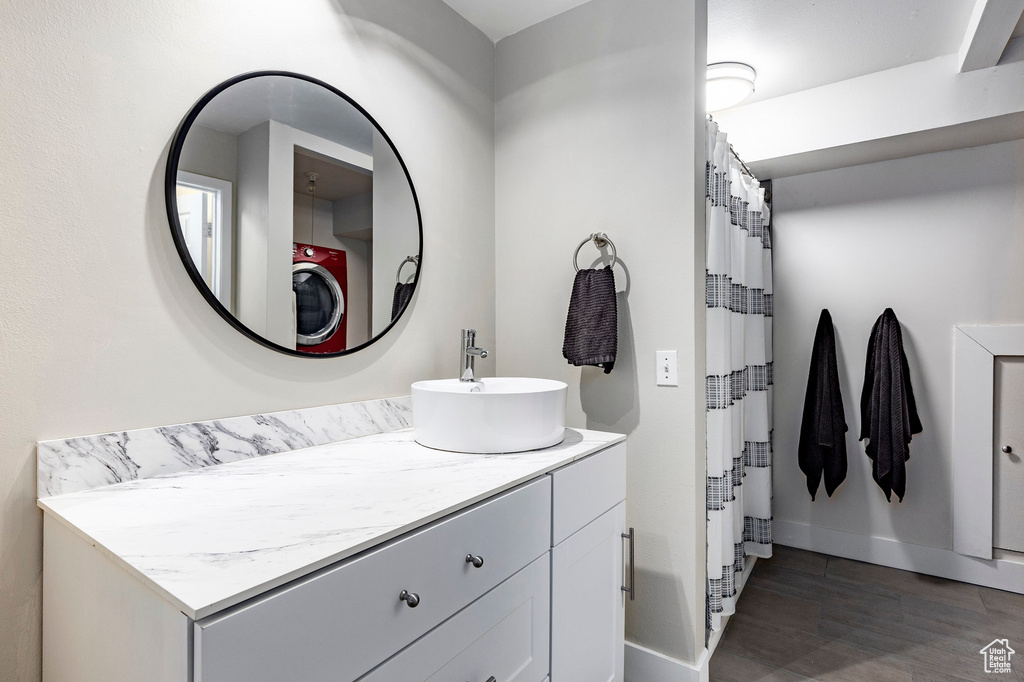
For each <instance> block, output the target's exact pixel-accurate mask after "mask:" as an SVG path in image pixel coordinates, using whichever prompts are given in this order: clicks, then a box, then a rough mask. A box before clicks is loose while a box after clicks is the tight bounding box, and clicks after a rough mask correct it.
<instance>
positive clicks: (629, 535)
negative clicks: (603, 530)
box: [622, 528, 636, 601]
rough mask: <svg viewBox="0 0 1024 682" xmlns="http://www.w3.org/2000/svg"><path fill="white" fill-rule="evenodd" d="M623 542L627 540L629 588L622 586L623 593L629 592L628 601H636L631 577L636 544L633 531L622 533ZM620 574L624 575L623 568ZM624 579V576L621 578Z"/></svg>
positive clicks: (634, 584) (634, 587)
mask: <svg viewBox="0 0 1024 682" xmlns="http://www.w3.org/2000/svg"><path fill="white" fill-rule="evenodd" d="M622 538H623V539H624V540H629V587H626V586H625V585H623V586H622V591H623V592H629V601H635V600H636V582H635V579H634V576H633V545H634V544H635V542H636V535H635V534H634V533H633V529H632V528H630V529H629V532H628V533H622ZM622 572H623V573H625V572H626V569H625V568H623V569H622ZM623 578H625V576H623ZM623 582H625V580H623Z"/></svg>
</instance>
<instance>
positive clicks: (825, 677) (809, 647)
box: [782, 637, 913, 682]
mask: <svg viewBox="0 0 1024 682" xmlns="http://www.w3.org/2000/svg"><path fill="white" fill-rule="evenodd" d="M782 667H783V668H784V669H785V670H788V671H790V672H795V673H797V674H798V675H803V676H804V677H809V678H812V679H815V680H820V681H821V682H866V681H868V680H870V681H871V682H912V679H913V673H912V672H911V668H910V666H909V665H907V664H905V663H903V662H900V661H895V660H892V659H890V658H888V657H885V656H880V655H872V654H871V653H870V652H866V651H864V650H863V649H858V648H856V647H852V646H849V645H847V644H844V643H842V642H836V641H830V640H826V639H822V638H819V637H808V638H807V639H806V640H805V641H804V647H803V649H802V651H801V653H800V654H799V655H797V656H796V657H794V658H793V659H792V660H790V661H788V662H786V664H785V665H784V666H782Z"/></svg>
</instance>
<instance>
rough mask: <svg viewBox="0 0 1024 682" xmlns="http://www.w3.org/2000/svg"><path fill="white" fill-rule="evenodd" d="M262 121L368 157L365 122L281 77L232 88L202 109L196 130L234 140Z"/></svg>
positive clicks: (308, 86) (336, 101)
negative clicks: (206, 129) (285, 127)
mask: <svg viewBox="0 0 1024 682" xmlns="http://www.w3.org/2000/svg"><path fill="white" fill-rule="evenodd" d="M267 120H274V121H277V122H279V123H284V124H285V125H288V126H291V127H292V128H298V129H299V130H304V131H306V132H307V133H312V134H313V135H317V136H318V137H322V138H324V139H326V140H330V141H332V142H335V143H337V144H340V145H344V146H346V147H348V148H350V149H355V150H356V151H358V152H362V153H363V154H368V155H373V124H372V123H371V122H370V121H369V119H367V118H366V117H365V116H364V115H363V114H362V113H361V112H360V111H359V110H358V109H356V108H355V107H353V106H352V105H351V104H349V103H348V102H346V101H345V100H344V99H342V98H341V97H338V96H337V95H336V94H334V93H333V92H331V91H330V90H328V89H327V88H324V87H321V86H319V85H316V84H314V83H310V82H308V81H304V80H300V79H297V78H290V77H287V76H262V77H260V78H250V79H248V80H244V81H242V82H240V83H235V84H234V85H232V86H230V87H229V88H227V89H226V90H224V91H222V92H220V93H219V94H218V95H217V96H216V97H214V98H213V99H212V100H211V101H210V102H209V103H208V104H207V105H206V106H205V107H204V108H203V110H202V112H200V114H199V117H198V118H197V119H196V125H201V126H204V127H206V128H212V129H214V130H219V131H220V132H222V133H229V134H231V135H238V134H240V133H243V132H245V131H246V130H249V129H250V128H252V127H253V126H255V125H258V124H260V123H264V122H266V121H267Z"/></svg>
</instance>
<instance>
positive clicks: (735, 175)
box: [705, 120, 772, 630]
mask: <svg viewBox="0 0 1024 682" xmlns="http://www.w3.org/2000/svg"><path fill="white" fill-rule="evenodd" d="M707 149H708V163H707V171H706V173H705V180H706V190H707V191H706V197H707V198H706V201H707V268H708V269H707V382H706V384H705V387H706V395H707V471H708V482H707V513H708V561H707V572H708V584H707V626H708V629H709V630H717V629H719V628H720V627H721V622H722V617H723V616H728V615H730V614H732V613H734V612H735V609H736V578H737V576H738V575H739V574H740V573H741V572H742V571H743V567H744V562H745V560H746V557H747V556H750V555H752V556H758V557H770V556H771V555H772V544H771V543H772V521H771V519H772V511H771V497H772V469H771V466H772V260H771V235H770V231H769V215H768V207H767V205H766V204H765V200H764V198H765V196H764V189H763V188H762V187H761V186H760V183H759V182H758V181H757V180H756V179H754V178H752V177H750V176H749V175H747V174H745V173H744V172H743V171H742V168H741V166H740V164H739V162H738V161H737V160H736V159H735V158H734V157H733V155H732V154H731V153H730V151H729V142H728V139H727V138H726V135H725V133H722V132H719V130H718V126H717V124H715V122H714V121H710V120H709V121H708V136H707Z"/></svg>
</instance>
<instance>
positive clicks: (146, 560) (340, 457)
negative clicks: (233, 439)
mask: <svg viewBox="0 0 1024 682" xmlns="http://www.w3.org/2000/svg"><path fill="white" fill-rule="evenodd" d="M624 439H625V437H624V436H621V435H619V434H612V433H603V432H599V431H587V430H583V429H566V438H565V440H564V441H563V442H562V443H561V444H559V445H556V446H554V447H550V448H547V449H545V450H534V451H531V452H522V453H513V454H503V455H471V454H460V453H453V452H443V451H440V450H431V449H429V448H425V447H423V446H421V445H419V444H417V443H416V442H415V441H414V440H413V436H412V430H411V429H404V430H401V431H393V432H390V433H384V434H378V435H373V436H367V437H364V438H355V439H351V440H346V441H342V442H339V443H329V444H327V445H319V446H316V447H311V448H304V449H301V450H293V451H290V452H284V453H281V454H277V455H266V456H264V457H258V458H255V459H246V460H243V461H238V462H230V463H227V464H220V465H217V466H210V467H204V468H201V469H193V470H190V471H182V472H178V473H173V474H168V475H164V476H157V477H155V478H148V479H144V480H138V481H130V482H126V483H119V484H116V485H111V486H108V487H105V488H97V489H94V490H88V491H83V492H75V493H68V494H65V495H58V496H55V497H49V498H45V499H41V500H39V502H38V504H39V506H40V507H41V508H42V509H43V510H44V511H45V512H46V513H48V514H50V515H52V516H53V517H54V518H56V519H57V520H59V521H61V522H62V523H64V524H65V525H67V526H68V527H69V528H71V529H72V530H74V531H75V532H76V533H78V534H79V535H80V536H82V537H83V538H85V539H86V540H87V541H88V542H89V543H90V544H93V545H95V546H96V547H97V548H99V549H100V550H102V551H103V552H105V553H106V554H107V555H108V556H110V557H111V558H112V559H113V560H114V561H115V562H117V563H118V564H120V565H121V566H123V567H124V568H126V569H127V570H128V571H129V572H130V573H132V574H133V575H135V576H136V577H138V578H139V579H140V580H142V581H143V582H144V583H146V584H147V585H148V586H150V587H151V588H152V589H154V590H156V591H157V592H158V593H159V594H161V595H163V596H164V598H166V599H167V600H168V601H170V602H171V603H172V604H174V605H175V607H177V608H179V609H181V611H182V613H184V614H185V615H187V616H188V617H190V618H192V619H195V620H198V619H200V618H204V617H206V616H209V615H211V614H213V613H216V612H218V611H220V610H221V609H224V608H227V607H229V606H232V605H234V604H238V603H240V602H242V601H244V600H246V599H248V598H250V597H253V596H255V595H258V594H260V593H262V592H264V591H266V590H269V589H271V588H274V587H277V586H279V585H283V584H284V583H286V582H288V581H290V580H294V579H295V578H298V577H300V576H303V575H306V574H308V573H311V572H313V571H315V570H317V569H320V568H323V567H324V566H328V565H330V564H332V563H335V562H337V561H339V560H341V559H344V558H346V557H349V556H352V555H354V554H357V553H359V552H361V551H363V550H365V549H368V548H370V547H373V546H375V545H377V544H380V543H382V542H384V541H386V540H389V539H391V538H394V537H396V536H398V535H401V534H403V533H406V532H408V531H411V530H413V529H415V528H419V527H421V526H423V525H425V524H427V523H430V522H431V521H434V520H436V519H439V518H441V517H443V516H446V515H448V514H451V513H452V512H455V511H458V510H460V509H463V508H465V507H468V506H470V505H472V504H474V503H476V502H479V501H480V500H483V499H486V498H488V497H490V496H492V495H495V494H497V493H499V492H502V491H503V490H508V489H509V488H512V487H514V486H516V485H519V484H520V483H524V482H526V481H528V480H530V479H532V478H535V477H537V476H540V475H542V474H544V473H546V472H548V471H551V470H552V469H556V468H558V467H560V466H563V465H565V464H568V463H570V462H572V461H574V460H577V459H580V458H582V457H585V456H587V455H589V454H592V453H594V452H596V451H598V450H601V449H603V448H605V447H607V446H608V445H611V444H613V443H617V442H619V441H622V440H624Z"/></svg>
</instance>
